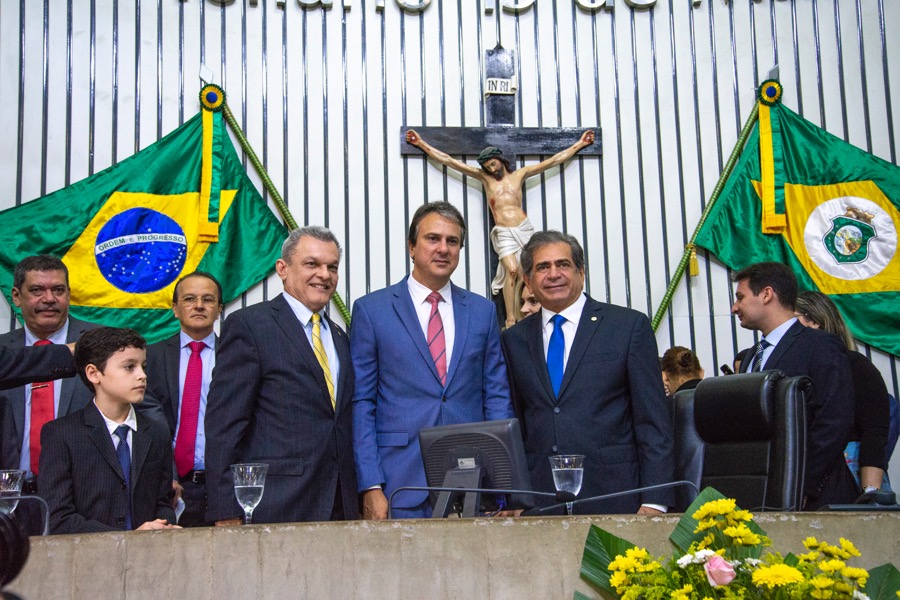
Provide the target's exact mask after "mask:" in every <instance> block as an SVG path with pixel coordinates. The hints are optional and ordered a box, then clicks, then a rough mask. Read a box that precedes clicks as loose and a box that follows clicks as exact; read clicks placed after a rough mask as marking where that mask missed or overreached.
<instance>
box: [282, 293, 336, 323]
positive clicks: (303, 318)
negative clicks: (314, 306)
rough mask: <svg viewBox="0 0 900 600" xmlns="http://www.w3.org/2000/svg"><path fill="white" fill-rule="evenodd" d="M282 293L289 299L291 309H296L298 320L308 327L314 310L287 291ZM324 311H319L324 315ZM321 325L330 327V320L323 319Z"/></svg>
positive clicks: (320, 314) (295, 313)
mask: <svg viewBox="0 0 900 600" xmlns="http://www.w3.org/2000/svg"><path fill="white" fill-rule="evenodd" d="M281 295H282V296H284V299H285V300H287V303H288V306H290V307H291V310H292V311H294V315H295V316H296V317H297V320H298V321H300V324H301V325H303V326H304V327H306V326H307V325H308V324H309V320H310V319H312V314H313V311H311V310H310V309H309V308H308V307H307V306H306V305H305V304H303V303H302V302H300V301H299V300H297V299H296V298H294V297H293V296H291V295H290V294H288V293H287V292H281ZM322 315H323V312H322V311H321V310H320V311H319V316H322ZM321 326H322V327H324V328H325V329H328V320H327V319H324V318H323V319H322V320H321Z"/></svg>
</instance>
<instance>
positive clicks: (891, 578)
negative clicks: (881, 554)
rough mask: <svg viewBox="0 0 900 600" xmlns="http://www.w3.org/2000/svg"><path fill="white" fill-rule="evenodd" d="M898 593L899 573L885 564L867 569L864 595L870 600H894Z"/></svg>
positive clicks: (888, 564)
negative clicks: (867, 576) (867, 574)
mask: <svg viewBox="0 0 900 600" xmlns="http://www.w3.org/2000/svg"><path fill="white" fill-rule="evenodd" d="M898 591H900V571H898V570H897V567H895V566H894V565H892V564H890V563H887V564H884V565H881V566H880V567H875V568H874V569H869V580H868V581H867V582H866V588H865V592H866V595H867V596H868V597H869V598H871V599H872V600H888V599H891V600H896V599H897V592H898Z"/></svg>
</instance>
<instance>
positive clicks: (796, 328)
mask: <svg viewBox="0 0 900 600" xmlns="http://www.w3.org/2000/svg"><path fill="white" fill-rule="evenodd" d="M804 329H805V327H804V326H803V324H802V323H801V322H800V321H797V322H795V323H794V324H793V325H791V326H790V327H789V328H788V330H787V331H785V332H784V335H783V336H781V339H780V340H779V341H778V343H777V344H775V349H774V350H772V354H770V355H769V359H768V360H767V361H766V363H765V364H764V365H763V369H762V370H767V369H774V368H775V367H776V366H777V365H778V361H780V360H781V357H782V356H783V355H784V353H785V352H787V351H788V349H789V348H790V347H791V345H793V343H794V342H795V341H796V340H797V337H798V336H799V335H800V334H801V333H803V330H804ZM750 360H751V361H752V360H753V357H752V356H751V357H750ZM741 366H742V367H743V365H741ZM748 368H749V367H748ZM742 370H743V369H742Z"/></svg>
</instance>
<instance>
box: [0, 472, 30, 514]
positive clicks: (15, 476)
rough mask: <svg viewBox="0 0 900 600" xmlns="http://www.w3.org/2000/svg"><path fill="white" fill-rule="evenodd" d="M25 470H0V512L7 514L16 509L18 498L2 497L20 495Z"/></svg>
mask: <svg viewBox="0 0 900 600" xmlns="http://www.w3.org/2000/svg"><path fill="white" fill-rule="evenodd" d="M23 481H25V471H19V470H11V471H0V513H3V514H9V513H11V512H12V511H14V510H16V506H18V505H19V500H18V498H16V499H15V500H2V498H3V497H9V496H21V495H22V482H23Z"/></svg>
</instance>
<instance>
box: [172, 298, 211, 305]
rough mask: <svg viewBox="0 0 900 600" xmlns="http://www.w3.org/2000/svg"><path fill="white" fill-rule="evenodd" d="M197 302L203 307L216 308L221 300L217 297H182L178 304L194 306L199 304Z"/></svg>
mask: <svg viewBox="0 0 900 600" xmlns="http://www.w3.org/2000/svg"><path fill="white" fill-rule="evenodd" d="M197 300H199V301H200V304H202V305H203V306H216V305H217V304H218V303H219V299H218V298H216V297H215V296H182V297H181V300H179V301H178V302H179V303H181V304H184V305H185V306H192V305H194V304H197Z"/></svg>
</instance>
